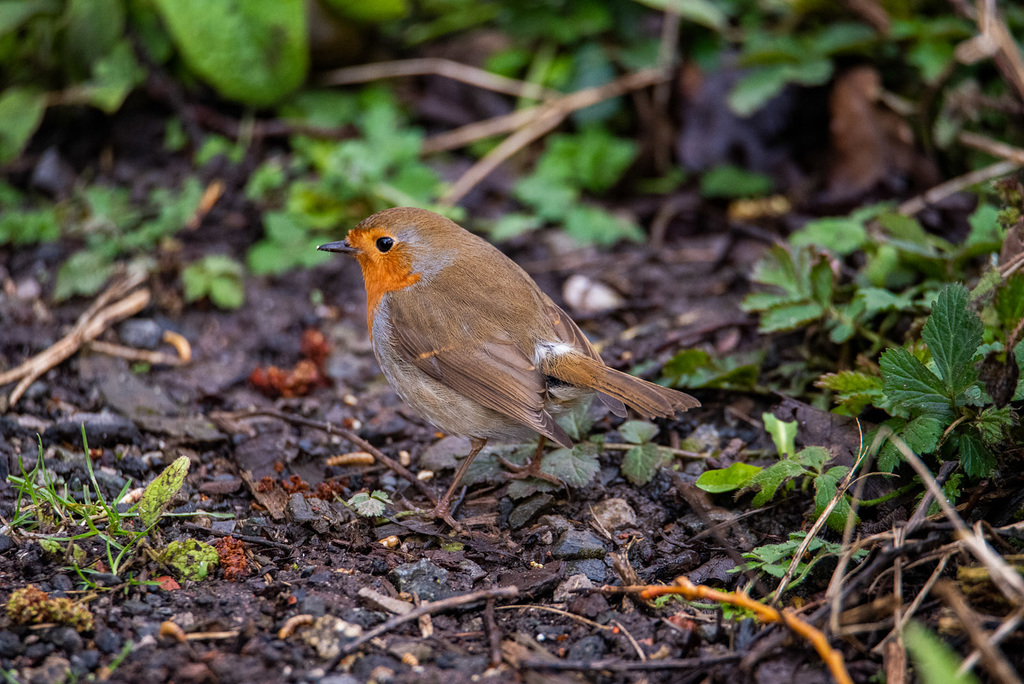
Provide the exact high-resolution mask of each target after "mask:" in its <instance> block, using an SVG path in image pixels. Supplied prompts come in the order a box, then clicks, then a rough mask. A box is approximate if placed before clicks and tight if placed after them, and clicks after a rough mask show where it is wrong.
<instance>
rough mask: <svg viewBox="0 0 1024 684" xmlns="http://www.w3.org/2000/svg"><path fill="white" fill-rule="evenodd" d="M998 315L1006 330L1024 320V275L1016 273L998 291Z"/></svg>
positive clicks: (1011, 328)
mask: <svg viewBox="0 0 1024 684" xmlns="http://www.w3.org/2000/svg"><path fill="white" fill-rule="evenodd" d="M996 315H997V316H998V317H999V324H1000V325H1002V326H1003V328H1004V329H1006V330H1013V329H1014V328H1015V327H1016V326H1017V324H1018V323H1019V322H1020V320H1021V319H1022V318H1024V273H1014V274H1013V275H1011V276H1010V277H1009V278H1007V279H1006V282H1005V283H1003V284H1002V286H1001V287H1000V288H999V289H998V290H996Z"/></svg>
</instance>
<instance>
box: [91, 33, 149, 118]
mask: <svg viewBox="0 0 1024 684" xmlns="http://www.w3.org/2000/svg"><path fill="white" fill-rule="evenodd" d="M145 77H146V72H145V70H144V69H143V68H142V67H141V66H139V63H138V61H136V59H135V52H134V50H133V49H132V44H131V41H130V40H128V39H127V38H125V39H124V40H122V41H121V42H119V43H118V44H117V45H116V46H114V49H112V50H111V51H110V52H109V53H108V54H106V55H104V56H103V57H102V58H100V59H98V60H97V61H96V62H94V63H93V67H92V78H91V79H89V80H88V81H86V82H85V83H83V84H82V85H81V86H79V87H80V89H81V93H82V97H83V98H84V99H85V100H86V101H87V102H88V103H89V104H91V105H93V106H94V107H97V108H98V109H102V110H103V111H104V112H107V113H108V114H110V113H113V112H116V111H117V110H118V109H120V108H121V105H122V104H124V100H125V98H126V97H128V93H130V92H131V91H132V89H133V88H134V87H135V86H137V85H138V84H139V83H142V81H143V79H145Z"/></svg>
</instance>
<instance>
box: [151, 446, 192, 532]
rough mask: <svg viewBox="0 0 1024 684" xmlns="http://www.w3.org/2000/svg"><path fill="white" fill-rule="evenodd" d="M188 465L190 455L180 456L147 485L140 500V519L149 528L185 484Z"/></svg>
mask: <svg viewBox="0 0 1024 684" xmlns="http://www.w3.org/2000/svg"><path fill="white" fill-rule="evenodd" d="M188 467H189V460H188V456H179V457H178V458H177V459H175V460H174V462H173V463H171V464H170V465H169V466H167V467H166V468H164V470H163V472H162V473H160V474H159V475H157V476H156V477H155V478H154V479H153V481H152V482H150V483H149V484H148V485H147V486H146V489H145V491H143V492H142V499H140V500H139V519H140V520H141V521H142V524H143V525H145V526H146V527H147V528H148V527H152V526H153V525H154V524H156V522H157V521H158V520H159V519H160V516H161V515H163V512H164V509H165V508H167V504H168V503H170V501H171V499H173V498H174V496H175V495H176V494H177V493H178V491H179V490H180V489H181V486H182V485H183V484H185V476H186V475H188Z"/></svg>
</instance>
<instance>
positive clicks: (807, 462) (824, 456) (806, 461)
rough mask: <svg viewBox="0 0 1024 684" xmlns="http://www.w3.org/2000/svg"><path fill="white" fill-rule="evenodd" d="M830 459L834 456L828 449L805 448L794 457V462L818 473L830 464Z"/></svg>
mask: <svg viewBox="0 0 1024 684" xmlns="http://www.w3.org/2000/svg"><path fill="white" fill-rule="evenodd" d="M783 425H788V423H783ZM792 425H793V426H796V423H792ZM794 434H795V427H794ZM830 458H832V454H830V453H829V450H828V449H826V448H825V447H821V446H809V447H804V448H803V449H801V450H800V451H799V452H797V454H796V455H795V456H793V460H794V461H796V462H797V463H799V464H800V465H802V466H803V467H805V468H808V469H810V470H814V471H817V472H821V469H822V468H824V467H825V464H826V463H827V462H828V460H829V459H830Z"/></svg>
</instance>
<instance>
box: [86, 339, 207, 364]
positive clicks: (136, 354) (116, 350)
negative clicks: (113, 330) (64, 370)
mask: <svg viewBox="0 0 1024 684" xmlns="http://www.w3.org/2000/svg"><path fill="white" fill-rule="evenodd" d="M87 346H88V348H89V349H90V350H91V351H94V352H99V353H100V354H106V355H107V356H116V357H118V358H121V359H128V360H129V361H141V362H143V363H150V364H153V365H154V366H158V365H159V366H181V365H184V364H185V363H188V362H187V361H186V360H185V359H183V358H181V357H180V356H171V355H170V354H165V353H164V352H159V351H150V350H149V349H136V348H135V347H126V346H124V345H123V344H114V343H113V342H103V341H102V340H93V341H92V342H89V344H88V345H87Z"/></svg>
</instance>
